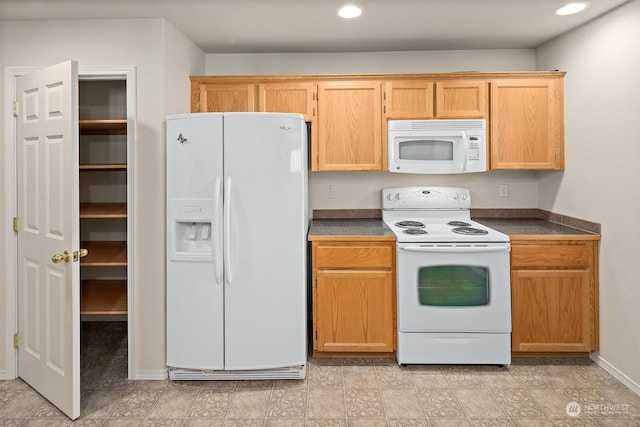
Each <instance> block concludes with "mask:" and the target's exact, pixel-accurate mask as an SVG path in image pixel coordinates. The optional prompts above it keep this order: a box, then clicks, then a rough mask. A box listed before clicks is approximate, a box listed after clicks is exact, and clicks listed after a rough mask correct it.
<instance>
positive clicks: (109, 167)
mask: <svg viewBox="0 0 640 427" xmlns="http://www.w3.org/2000/svg"><path fill="white" fill-rule="evenodd" d="M80 170H81V171H126V170H127V165H126V164H101V165H80Z"/></svg>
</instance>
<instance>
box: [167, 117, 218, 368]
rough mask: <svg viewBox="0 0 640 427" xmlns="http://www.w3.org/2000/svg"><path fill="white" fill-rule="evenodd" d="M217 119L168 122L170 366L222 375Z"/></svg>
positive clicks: (168, 315) (200, 118) (168, 330)
mask: <svg viewBox="0 0 640 427" xmlns="http://www.w3.org/2000/svg"><path fill="white" fill-rule="evenodd" d="M222 117H223V116H222V115H221V114H211V113H209V114H188V115H172V116H168V117H167V129H166V130H167V141H166V143H167V165H166V166H167V183H166V188H167V194H166V196H167V220H166V222H167V266H166V269H167V291H166V298H167V302H166V304H167V307H166V308H167V325H166V327H167V365H168V366H170V367H176V368H191V369H224V314H223V313H224V310H223V308H224V299H223V297H224V287H223V276H222V274H223V272H222V252H221V251H222V241H223V239H222V171H223V169H222V137H223V130H222V124H223V122H222V121H223V119H222ZM158 241H160V239H159V240H158Z"/></svg>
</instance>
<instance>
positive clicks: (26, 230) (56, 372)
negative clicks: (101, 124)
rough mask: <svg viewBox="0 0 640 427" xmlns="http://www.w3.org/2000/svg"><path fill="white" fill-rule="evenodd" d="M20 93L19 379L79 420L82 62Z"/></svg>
mask: <svg viewBox="0 0 640 427" xmlns="http://www.w3.org/2000/svg"><path fill="white" fill-rule="evenodd" d="M16 95H17V101H18V103H19V114H18V117H17V124H16V134H17V138H16V157H17V168H16V175H17V177H16V178H17V188H18V194H17V206H18V221H19V230H18V333H19V341H20V343H19V348H18V375H19V377H20V378H22V379H23V380H25V381H26V382H27V383H28V384H29V385H31V386H32V387H33V388H34V389H36V390H37V391H38V392H39V393H40V394H42V395H43V396H44V397H45V398H47V399H48V400H49V401H51V403H53V404H54V405H55V406H57V407H58V408H60V410H61V411H62V412H64V413H65V414H67V416H69V418H71V419H75V418H77V417H78V416H79V415H80V268H79V267H80V263H79V260H78V255H79V253H78V250H79V244H80V242H79V236H80V234H79V204H78V178H79V177H78V66H77V63H76V62H74V61H69V62H65V63H62V64H58V65H55V66H52V67H49V68H46V69H42V70H38V71H35V72H33V73H31V74H27V75H24V76H20V77H19V78H18V79H17V89H16ZM56 255H60V256H61V257H60V256H59V257H58V262H55V261H54V259H53V257H54V256H56ZM74 255H75V257H74ZM74 258H75V259H74Z"/></svg>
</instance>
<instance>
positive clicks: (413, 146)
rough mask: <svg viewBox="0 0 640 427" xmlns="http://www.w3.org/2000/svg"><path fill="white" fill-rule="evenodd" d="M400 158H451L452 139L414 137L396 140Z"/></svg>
mask: <svg viewBox="0 0 640 427" xmlns="http://www.w3.org/2000/svg"><path fill="white" fill-rule="evenodd" d="M398 155H399V158H400V160H453V141H443V140H439V139H415V140H409V141H400V142H398Z"/></svg>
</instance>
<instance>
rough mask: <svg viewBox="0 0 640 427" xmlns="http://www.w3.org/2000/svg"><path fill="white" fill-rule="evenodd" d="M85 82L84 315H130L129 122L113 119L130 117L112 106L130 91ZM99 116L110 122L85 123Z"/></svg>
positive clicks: (82, 169) (116, 84)
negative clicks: (127, 194) (128, 266)
mask: <svg viewBox="0 0 640 427" xmlns="http://www.w3.org/2000/svg"><path fill="white" fill-rule="evenodd" d="M81 83H83V82H81ZM84 83H85V84H84V86H82V84H81V89H80V106H81V109H80V111H81V118H82V119H81V120H80V121H79V130H80V154H81V155H80V159H81V160H80V163H81V164H80V172H81V174H80V182H81V187H82V185H84V189H85V191H84V192H82V191H81V203H80V219H81V220H85V221H87V220H88V221H87V222H85V223H83V226H82V227H81V230H82V233H83V234H82V235H81V240H82V244H81V247H82V248H84V249H87V250H88V254H87V256H85V257H83V258H81V260H80V271H81V273H80V274H81V278H82V292H81V301H80V314H82V315H99V316H115V315H120V316H121V315H126V314H127V280H125V279H123V277H126V269H127V263H128V262H127V241H126V240H125V241H122V236H123V234H124V235H126V234H127V230H126V227H127V225H126V222H125V221H122V219H126V218H127V203H126V200H122V199H123V198H124V197H126V196H123V194H126V191H123V188H122V185H126V181H127V180H126V178H125V179H124V181H123V175H122V173H123V172H124V173H125V174H126V173H127V163H126V162H127V158H126V150H127V143H126V141H127V138H126V136H127V132H128V123H127V120H126V119H112V118H110V116H111V117H113V116H116V117H117V116H122V115H124V114H126V113H125V112H126V107H125V106H123V105H120V104H119V103H118V102H117V101H116V102H115V103H114V101H113V100H114V99H116V100H117V99H120V98H121V94H122V92H123V91H124V90H125V89H126V88H125V86H124V85H123V84H122V82H118V81H113V82H108V81H103V82H99V83H96V82H91V81H87V82H84ZM83 89H84V90H86V91H85V92H83ZM109 91H112V92H109ZM112 95H115V96H112ZM83 100H85V102H84V103H83ZM123 107H125V108H123ZM83 111H84V117H83ZM96 116H105V119H102V118H100V119H97V120H96V119H90V120H86V119H85V118H90V117H96ZM97 172H100V173H97ZM113 173H115V174H118V175H111V174H113ZM116 177H117V178H116ZM112 221H119V222H112ZM94 267H100V268H94Z"/></svg>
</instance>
